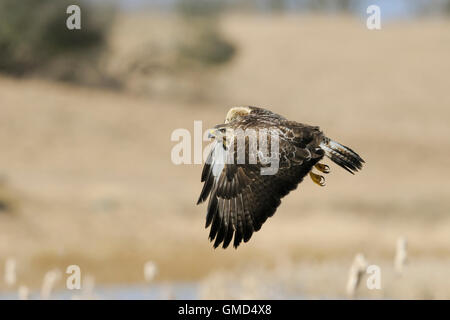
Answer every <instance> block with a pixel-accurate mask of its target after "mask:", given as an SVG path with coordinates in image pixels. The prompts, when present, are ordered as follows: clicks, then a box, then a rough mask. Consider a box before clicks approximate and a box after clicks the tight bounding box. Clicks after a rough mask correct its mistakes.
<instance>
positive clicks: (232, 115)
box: [225, 107, 252, 123]
mask: <svg viewBox="0 0 450 320" xmlns="http://www.w3.org/2000/svg"><path fill="white" fill-rule="evenodd" d="M251 111H252V110H251V109H250V108H249V107H233V108H231V109H230V110H229V111H228V113H227V117H226V118H225V123H229V122H231V121H233V120H236V119H237V118H238V117H243V116H246V115H248V114H249V113H250V112H251Z"/></svg>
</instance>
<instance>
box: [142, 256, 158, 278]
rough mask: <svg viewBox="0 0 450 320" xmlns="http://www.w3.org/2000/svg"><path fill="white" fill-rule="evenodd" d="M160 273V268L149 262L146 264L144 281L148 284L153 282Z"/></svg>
mask: <svg viewBox="0 0 450 320" xmlns="http://www.w3.org/2000/svg"><path fill="white" fill-rule="evenodd" d="M157 273H158V266H157V265H156V263H154V262H153V261H147V262H146V263H145V264H144V279H145V281H147V282H152V281H153V279H154V278H155V277H156V274H157Z"/></svg>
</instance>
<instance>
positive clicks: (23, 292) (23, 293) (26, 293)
mask: <svg viewBox="0 0 450 320" xmlns="http://www.w3.org/2000/svg"><path fill="white" fill-rule="evenodd" d="M18 296H19V300H28V298H29V297H30V290H29V289H28V287H27V286H24V285H21V286H20V287H19V290H18Z"/></svg>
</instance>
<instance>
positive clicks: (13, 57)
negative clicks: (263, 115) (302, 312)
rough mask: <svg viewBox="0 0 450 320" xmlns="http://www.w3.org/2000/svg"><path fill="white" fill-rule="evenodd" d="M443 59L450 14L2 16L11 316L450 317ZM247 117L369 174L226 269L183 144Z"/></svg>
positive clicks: (258, 237)
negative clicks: (354, 157) (343, 302)
mask: <svg viewBox="0 0 450 320" xmlns="http://www.w3.org/2000/svg"><path fill="white" fill-rule="evenodd" d="M69 4H78V5H79V6H80V7H81V30H75V31H69V30H67V28H66V25H65V24H66V19H67V17H68V16H69V15H68V14H66V8H67V6H68V5H69ZM371 4H376V5H378V6H379V7H380V9H381V30H373V31H371V30H368V29H367V27H366V19H367V17H368V14H367V13H366V9H367V7H368V6H369V5H371ZM449 57H450V1H447V0H434V1H425V0H423V1H419V0H416V1H406V0H404V1H402V0H385V1H381V0H379V1H376V0H373V1H353V0H339V1H337V0H335V1H331V0H320V1H318V0H314V1H313V0H304V1H295V0H265V1H258V0H242V1H238V0H228V1H226V0H225V1H215V0H171V1H162V0H160V1H155V0H154V1H143V0H142V1H140V0H139V1H138V0H122V1H100V0H98V1H87V0H86V1H82V2H80V1H66V0H61V1H57V2H55V1H50V0H21V1H16V0H0V146H1V149H2V151H1V155H0V298H3V299H16V298H64V299H65V298H67V299H70V298H80V297H82V298H150V299H159V298H162V299H167V298H192V299H197V298H199V299H209V298H233V299H239V298H247V299H251V298H275V299H276V298H305V299H308V298H347V297H350V298H351V297H353V298H422V299H423V298H425V299H434V298H450V216H449V214H450V197H449V196H450V179H449V178H450V167H449V166H448V159H449V157H450V148H449V147H450V127H449V116H450V95H449V84H450V83H449V75H450V59H449ZM237 105H257V106H262V107H266V108H269V109H271V110H272V111H274V112H277V113H280V114H282V115H284V116H286V117H287V118H289V119H292V120H296V121H298V122H304V123H308V124H312V125H319V126H320V127H321V128H322V130H324V131H325V133H326V134H327V136H329V137H332V138H333V139H335V140H337V141H339V142H342V143H343V144H345V145H348V146H350V147H351V148H353V149H354V150H356V151H357V152H358V153H360V154H361V155H362V157H363V158H364V159H365V160H366V166H365V167H364V169H363V171H362V172H360V173H358V174H357V175H355V176H351V175H349V174H348V173H347V172H345V171H344V170H342V169H340V168H338V167H337V166H334V165H331V170H332V172H331V174H330V175H328V176H327V177H326V179H327V186H326V187H325V188H319V187H317V186H316V185H315V184H313V183H312V182H311V181H310V179H305V181H304V182H303V183H302V184H301V185H300V187H299V188H298V189H297V190H296V191H295V192H293V193H291V194H290V195H289V196H288V197H286V198H285V199H284V200H283V203H282V205H281V206H280V207H279V209H278V211H277V213H276V214H275V215H274V217H272V218H271V219H269V221H268V222H267V223H266V224H265V225H264V226H263V228H262V230H261V231H260V232H258V233H256V234H254V236H253V238H252V240H251V241H250V242H249V243H247V244H245V245H242V246H241V247H239V249H238V250H234V249H232V248H231V249H227V250H222V249H216V250H214V249H213V248H212V245H211V244H210V243H209V241H208V239H207V236H208V230H205V229H204V219H205V212H206V205H202V206H196V205H195V203H196V200H197V197H198V195H199V192H200V190H201V183H200V173H201V165H180V166H176V165H174V164H173V163H172V161H171V157H170V155H171V149H172V148H173V146H174V145H175V144H176V143H175V142H172V141H171V140H170V136H171V133H172V132H173V130H175V129H177V128H186V129H188V130H190V131H191V132H193V125H194V120H202V121H203V129H204V130H206V129H207V128H208V127H211V126H213V125H215V124H218V123H221V122H223V120H224V118H225V115H226V112H227V111H228V109H229V108H230V107H231V106H237ZM204 144H205V146H206V145H207V142H205V143H204ZM355 257H356V259H355ZM354 261H355V262H356V263H354ZM361 261H362V262H361ZM352 264H353V267H352ZM371 264H375V265H378V266H379V267H380V268H381V289H380V290H368V289H367V287H366V286H365V281H366V280H365V279H366V278H367V275H366V276H364V272H358V270H359V269H358V265H363V266H364V265H371ZM69 265H78V266H80V268H81V275H82V282H83V289H82V290H81V291H77V290H75V291H70V290H67V289H66V288H65V284H66V279H67V277H68V275H67V274H66V273H65V271H66V268H67V267H68V266H69ZM355 270H356V272H355ZM363 270H364V268H363ZM355 276H356V277H357V278H360V277H362V279H360V285H359V287H358V286H356V285H355V286H353V287H352V284H351V283H352V282H351V279H352V277H355ZM349 279H350V280H349ZM348 281H350V282H348ZM349 283H350V284H349ZM349 286H350V287H349Z"/></svg>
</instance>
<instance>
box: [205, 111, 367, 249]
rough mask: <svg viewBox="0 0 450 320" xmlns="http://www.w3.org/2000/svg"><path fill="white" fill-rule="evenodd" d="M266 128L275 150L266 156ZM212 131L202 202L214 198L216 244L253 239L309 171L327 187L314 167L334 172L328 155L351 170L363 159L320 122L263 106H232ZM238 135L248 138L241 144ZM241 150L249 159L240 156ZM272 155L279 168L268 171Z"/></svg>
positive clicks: (209, 218) (210, 219) (210, 215)
mask: <svg viewBox="0 0 450 320" xmlns="http://www.w3.org/2000/svg"><path fill="white" fill-rule="evenodd" d="M262 131H264V132H266V135H265V136H264V137H265V139H266V140H265V141H266V151H267V152H266V154H269V153H271V152H272V151H273V150H275V152H272V153H271V156H270V157H266V158H264V157H262V156H261V153H260V150H259V149H258V147H260V146H263V142H262V140H264V139H262V140H261V137H260V136H259V135H258V133H259V132H262ZM248 132H256V135H255V136H256V137H257V138H258V137H259V140H258V139H256V142H254V141H255V139H253V138H252V137H251V134H247V133H248ZM209 135H210V137H212V138H214V142H213V144H212V149H211V151H210V153H209V156H208V159H207V161H206V163H205V165H204V167H203V171H202V176H201V181H202V182H203V183H204V184H203V189H202V191H201V194H200V197H199V199H198V202H197V204H200V203H202V202H204V201H206V200H207V199H208V197H209V201H208V207H207V213H206V226H205V227H206V228H208V227H209V226H211V229H210V233H209V239H210V241H214V248H217V247H218V246H219V245H220V244H222V247H223V248H227V247H228V246H229V244H230V243H231V241H232V240H233V236H234V241H233V246H234V247H235V248H237V247H238V246H239V244H240V243H241V242H242V241H244V242H247V241H249V240H250V238H251V237H252V234H253V233H254V232H256V231H258V230H259V229H260V228H261V226H262V224H263V223H264V222H265V221H266V220H267V218H268V217H271V216H272V215H273V214H274V213H275V211H276V209H277V207H278V206H279V205H280V203H281V198H283V197H284V196H286V195H287V194H288V193H289V192H290V191H292V190H294V189H296V188H297V185H298V184H299V183H300V182H302V180H303V178H304V177H305V176H306V175H308V174H309V176H310V177H311V179H312V181H314V182H315V183H316V184H318V185H320V186H324V185H325V179H324V177H323V176H321V175H319V174H316V173H314V172H313V171H312V170H313V168H315V169H317V170H318V171H320V172H322V173H325V174H327V173H329V172H330V168H329V166H327V165H325V164H323V163H320V161H321V160H322V159H323V158H324V157H325V156H327V157H328V158H330V159H331V160H332V161H333V162H334V163H336V164H337V165H339V166H340V167H342V168H344V169H345V170H347V171H348V172H350V173H352V174H353V173H354V172H356V171H358V170H360V169H361V168H362V164H363V163H364V160H363V159H362V158H361V157H360V156H359V155H358V154H357V153H356V152H354V151H353V150H352V149H350V148H348V147H346V146H344V145H341V144H339V143H338V142H336V141H333V140H331V139H330V138H328V137H326V136H325V135H324V134H323V132H322V131H320V129H319V127H316V126H310V125H306V124H302V123H299V122H295V121H290V120H288V119H286V118H285V117H283V116H281V115H278V114H276V113H273V112H271V111H269V110H267V109H263V108H259V107H253V106H244V107H233V108H231V109H230V110H229V111H228V113H227V116H226V119H225V123H224V124H219V125H217V126H215V127H214V129H212V130H211V131H210V134H209ZM239 139H241V140H240V141H244V142H243V143H241V149H239V143H237V140H239ZM255 146H256V147H255ZM272 146H277V148H272ZM272 149H273V150H272ZM255 150H256V151H255ZM238 151H239V152H238ZM239 153H240V154H242V153H243V155H244V157H245V159H244V160H245V161H242V159H238V158H237V154H239ZM260 156H261V157H260ZM269 158H270V159H273V160H275V161H277V162H272V163H271V164H273V163H275V164H276V165H277V166H276V168H277V169H276V170H274V171H273V174H270V172H269V173H266V174H263V173H262V169H264V168H266V169H268V168H269V166H270V165H271V164H269V161H267V159H269ZM224 160H225V161H224ZM239 160H240V161H239ZM250 160H253V161H250Z"/></svg>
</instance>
